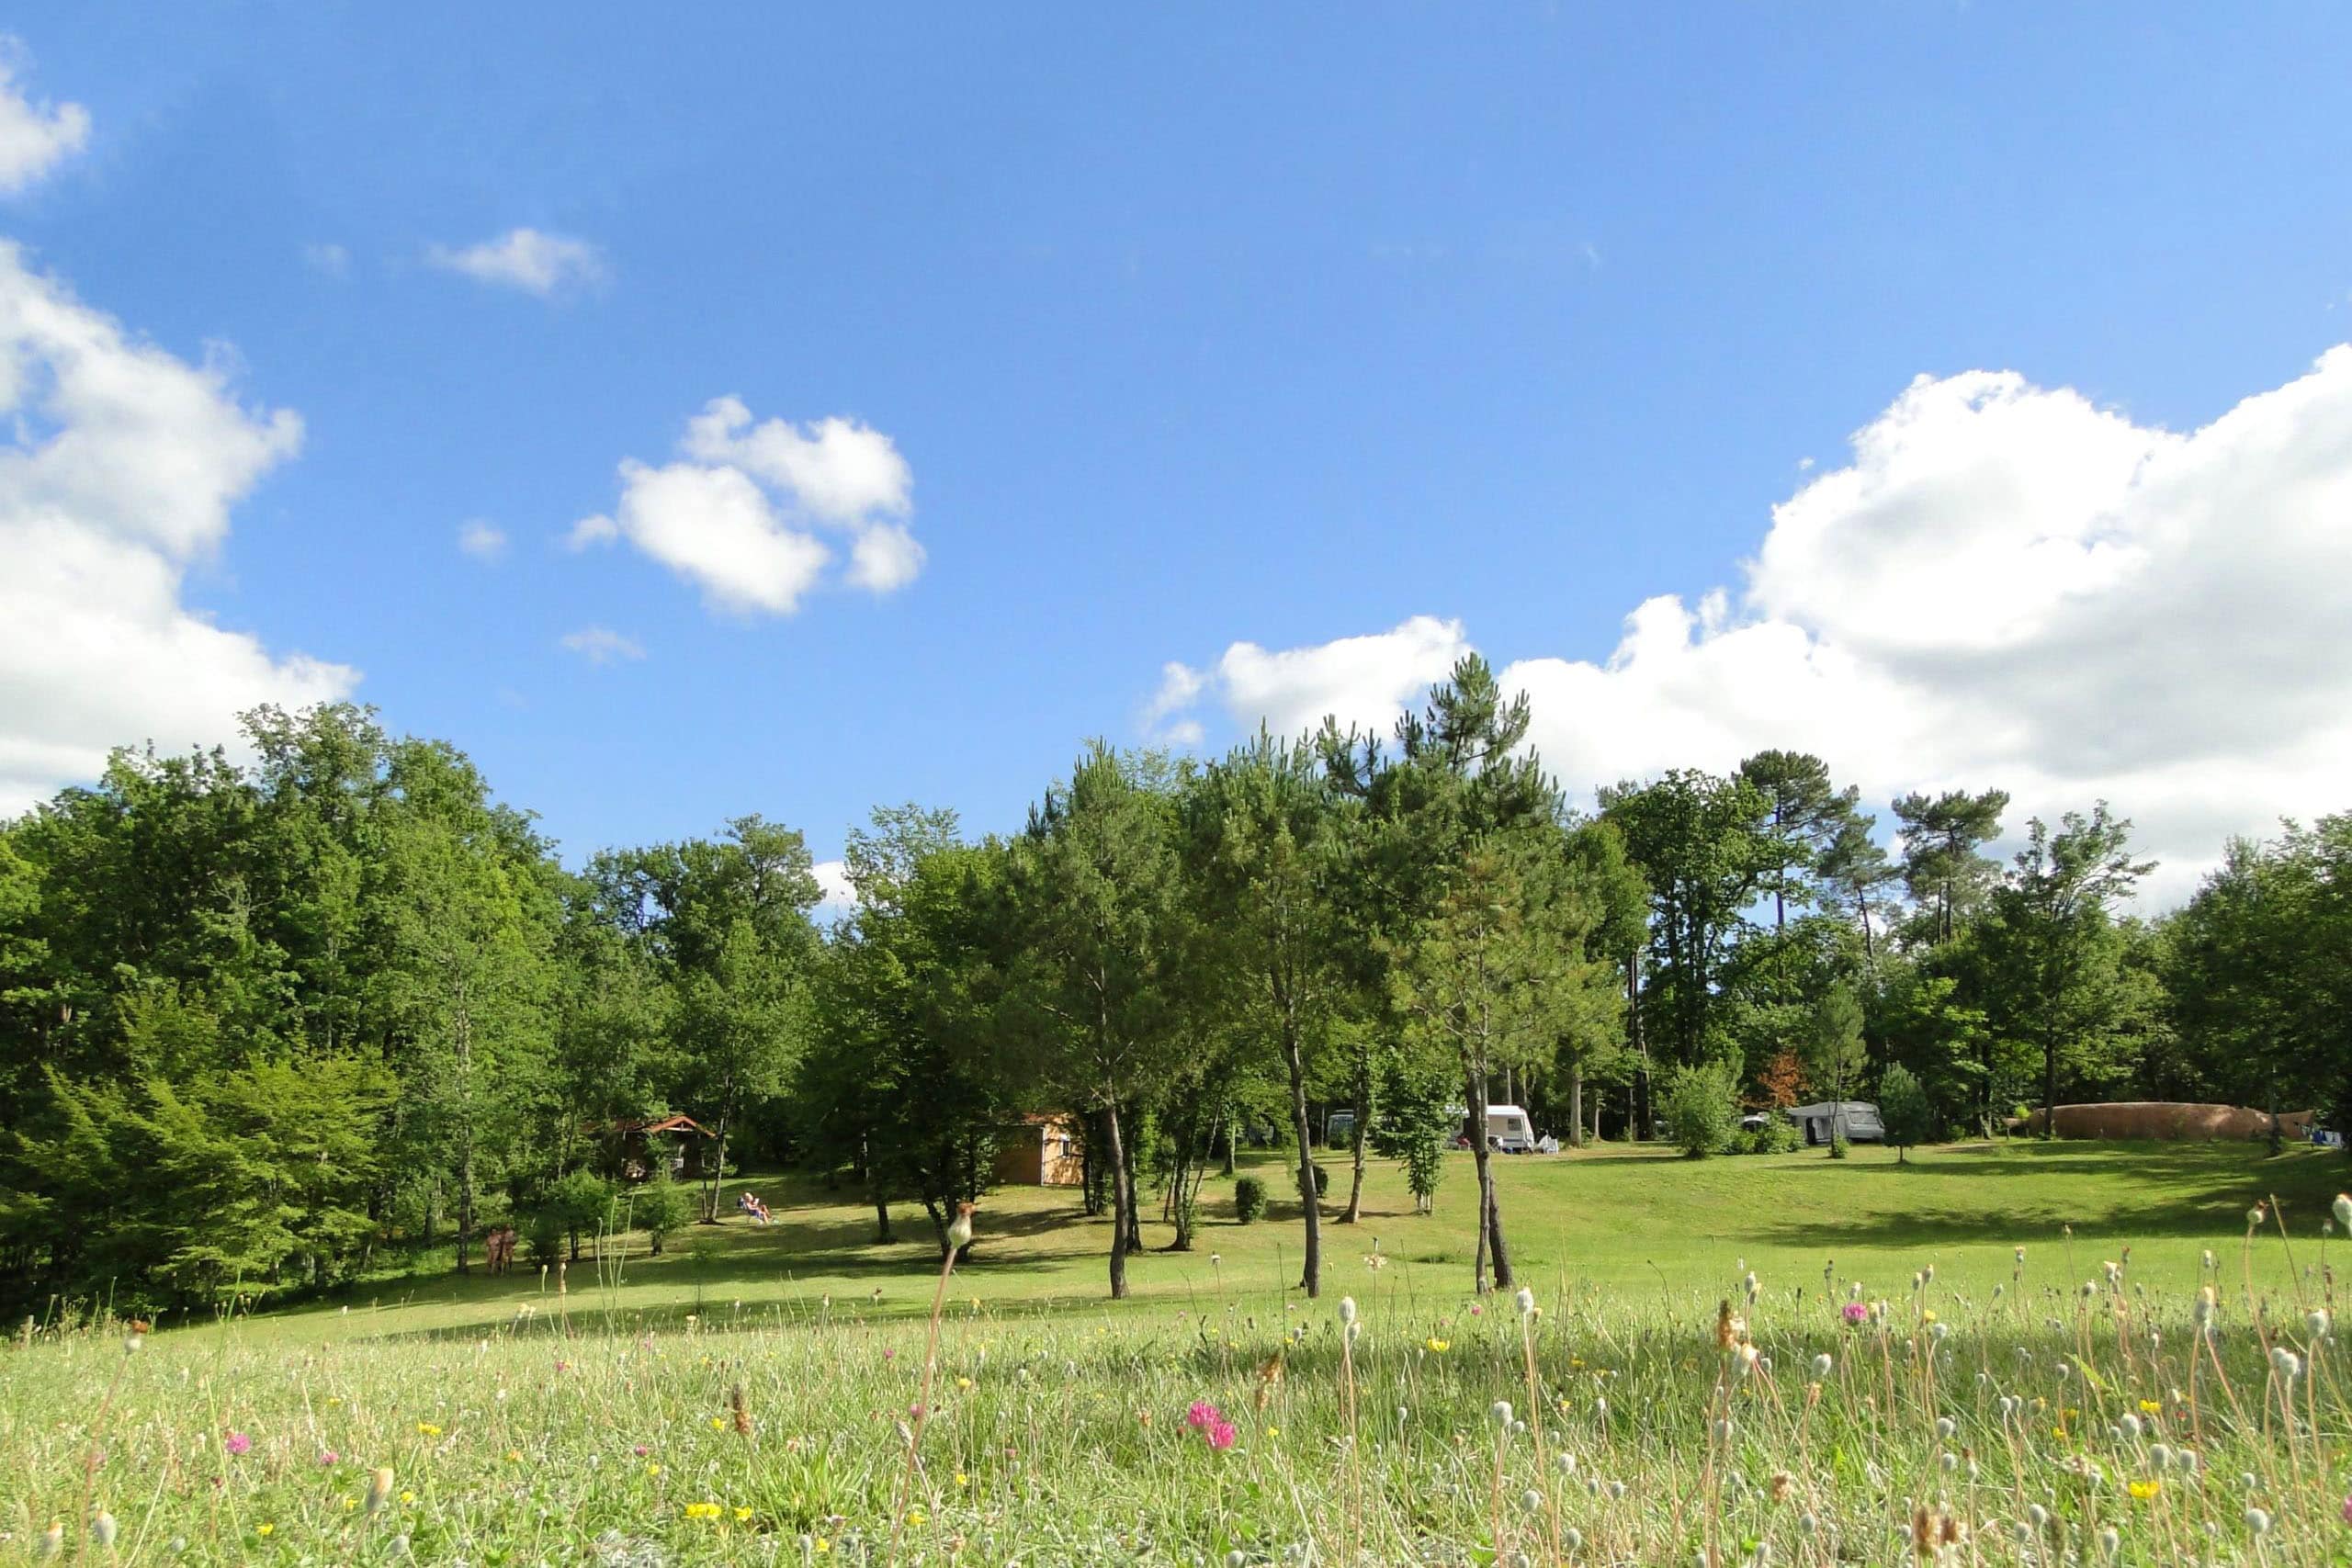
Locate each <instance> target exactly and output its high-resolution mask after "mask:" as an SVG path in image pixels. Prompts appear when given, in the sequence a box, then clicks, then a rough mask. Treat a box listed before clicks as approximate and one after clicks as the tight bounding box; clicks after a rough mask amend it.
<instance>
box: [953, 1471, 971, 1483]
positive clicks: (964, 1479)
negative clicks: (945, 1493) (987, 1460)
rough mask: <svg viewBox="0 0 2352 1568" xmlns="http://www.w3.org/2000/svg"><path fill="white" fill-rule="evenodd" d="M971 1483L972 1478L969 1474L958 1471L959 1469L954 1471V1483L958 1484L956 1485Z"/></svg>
mask: <svg viewBox="0 0 2352 1568" xmlns="http://www.w3.org/2000/svg"><path fill="white" fill-rule="evenodd" d="M971 1483H972V1478H971V1477H970V1476H968V1475H967V1474H965V1473H964V1472H962V1471H960V1470H959V1471H957V1472H956V1485H958V1486H969V1485H970V1484H971Z"/></svg>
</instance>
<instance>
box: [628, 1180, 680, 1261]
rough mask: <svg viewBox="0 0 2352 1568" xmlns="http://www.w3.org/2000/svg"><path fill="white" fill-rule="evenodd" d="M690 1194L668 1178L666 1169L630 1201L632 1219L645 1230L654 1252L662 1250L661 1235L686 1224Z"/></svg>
mask: <svg viewBox="0 0 2352 1568" xmlns="http://www.w3.org/2000/svg"><path fill="white" fill-rule="evenodd" d="M688 1201H690V1199H689V1194H688V1193H687V1191H686V1190H685V1189H684V1187H681V1186H679V1185H678V1184H677V1183H676V1182H674V1181H673V1180H671V1179H670V1178H669V1174H668V1173H667V1172H666V1171H665V1172H663V1173H662V1174H660V1175H657V1176H655V1177H654V1179H652V1180H650V1181H649V1182H647V1183H646V1184H645V1185H644V1186H642V1187H640V1188H639V1189H638V1190H637V1192H636V1194H635V1196H633V1197H632V1198H631V1199H630V1200H629V1216H628V1217H629V1219H630V1220H631V1222H633V1223H634V1224H636V1226H637V1228H638V1229H639V1230H641V1231H643V1232H644V1233H645V1238H646V1240H647V1241H648V1242H650V1244H651V1245H652V1248H653V1250H654V1251H655V1252H657V1253H658V1252H660V1251H661V1250H662V1237H663V1236H666V1235H669V1234H670V1233H671V1232H672V1231H674V1230H676V1229H677V1228H678V1227H679V1226H680V1225H682V1224H685V1223H686V1205H687V1203H688Z"/></svg>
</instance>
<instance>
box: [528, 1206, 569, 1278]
mask: <svg viewBox="0 0 2352 1568" xmlns="http://www.w3.org/2000/svg"><path fill="white" fill-rule="evenodd" d="M530 1243H531V1258H532V1261H534V1262H536V1263H540V1264H548V1263H552V1262H554V1261H555V1260H556V1259H557V1258H560V1257H562V1256H563V1216H562V1215H561V1214H559V1213H556V1212H555V1211H554V1210H553V1209H551V1208H548V1207H544V1206H542V1207H540V1208H537V1209H535V1210H533V1211H532V1212H531V1229H530Z"/></svg>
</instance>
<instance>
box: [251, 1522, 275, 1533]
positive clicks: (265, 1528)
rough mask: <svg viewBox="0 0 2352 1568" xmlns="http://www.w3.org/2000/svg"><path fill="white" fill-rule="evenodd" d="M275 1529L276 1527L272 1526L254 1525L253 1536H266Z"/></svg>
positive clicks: (265, 1524) (264, 1524)
mask: <svg viewBox="0 0 2352 1568" xmlns="http://www.w3.org/2000/svg"><path fill="white" fill-rule="evenodd" d="M274 1529H277V1526H276V1525H273V1524H268V1523H263V1524H258V1525H255V1526H254V1534H255V1535H267V1534H268V1533H269V1532H270V1531H272V1530H274Z"/></svg>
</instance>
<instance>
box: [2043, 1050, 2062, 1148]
mask: <svg viewBox="0 0 2352 1568" xmlns="http://www.w3.org/2000/svg"><path fill="white" fill-rule="evenodd" d="M2041 1105H2042V1117H2041V1135H2042V1136H2043V1137H2045V1138H2054V1137H2056V1136H2057V1135H2058V1042H2057V1041H2056V1040H2054V1039H2053V1040H2051V1041H2050V1042H2048V1043H2046V1044H2044V1045H2043V1046H2042V1048H2041Z"/></svg>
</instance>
